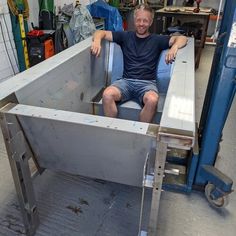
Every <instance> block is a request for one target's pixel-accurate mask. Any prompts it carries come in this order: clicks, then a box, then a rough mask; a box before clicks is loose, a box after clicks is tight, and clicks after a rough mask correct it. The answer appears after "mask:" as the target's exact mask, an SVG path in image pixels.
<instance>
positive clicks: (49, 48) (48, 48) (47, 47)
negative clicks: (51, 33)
mask: <svg viewBox="0 0 236 236" xmlns="http://www.w3.org/2000/svg"><path fill="white" fill-rule="evenodd" d="M44 53H45V59H47V58H49V57H52V56H53V55H54V54H55V53H54V45H53V41H52V39H47V40H46V41H45V42H44Z"/></svg>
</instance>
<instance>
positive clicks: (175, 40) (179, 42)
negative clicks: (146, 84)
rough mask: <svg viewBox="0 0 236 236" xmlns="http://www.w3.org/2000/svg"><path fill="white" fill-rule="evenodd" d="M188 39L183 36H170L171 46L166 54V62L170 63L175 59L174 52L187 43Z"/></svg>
mask: <svg viewBox="0 0 236 236" xmlns="http://www.w3.org/2000/svg"><path fill="white" fill-rule="evenodd" d="M187 41H188V39H187V38H186V37H185V36H182V35H181V36H172V37H171V38H170V42H169V44H170V46H171V48H170V49H169V51H168V52H167V54H166V63H167V64H169V63H172V62H173V61H174V60H175V57H176V54H177V52H178V49H179V48H182V47H184V46H185V45H186V44H187Z"/></svg>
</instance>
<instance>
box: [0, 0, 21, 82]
mask: <svg viewBox="0 0 236 236" xmlns="http://www.w3.org/2000/svg"><path fill="white" fill-rule="evenodd" d="M0 8H1V11H0V24H1V25H0V82H1V81H3V80H5V79H7V78H9V77H11V76H13V75H14V74H15V73H18V68H17V63H18V62H16V60H15V58H17V56H16V48H15V43H14V40H13V34H12V27H11V19H10V14H9V9H8V6H7V0H1V2H0ZM2 13H3V14H4V15H3V14H2ZM7 28H8V32H9V34H8V33H7ZM2 31H3V32H2ZM4 42H5V43H4ZM13 52H14V54H15V57H14V54H13ZM8 55H9V56H8ZM11 65H12V66H11Z"/></svg>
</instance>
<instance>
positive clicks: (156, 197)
mask: <svg viewBox="0 0 236 236" xmlns="http://www.w3.org/2000/svg"><path fill="white" fill-rule="evenodd" d="M90 43H91V39H88V40H85V41H83V42H81V47H79V46H80V45H75V48H76V50H77V49H78V53H77V54H80V55H81V58H84V57H85V59H86V62H87V60H88V61H89V62H91V63H92V62H94V58H91V57H90V54H89V52H90V51H89V48H88V47H89V45H90ZM188 46H190V48H191V49H193V48H192V46H193V40H191V39H189V45H188ZM110 52H112V50H111V51H110ZM186 52H187V54H188V56H187V58H188V62H186V61H185V60H186ZM63 53H64V54H63ZM77 54H76V52H75V49H73V48H70V49H68V50H66V51H65V52H62V54H59V55H56V58H51V59H48V63H46V62H43V65H42V67H41V65H37V66H36V67H35V68H32V72H33V74H34V76H33V77H32V73H30V72H29V71H26V72H24V73H23V74H20V75H18V76H17V77H15V78H13V79H12V81H11V84H10V83H8V82H6V83H5V84H4V86H5V87H6V88H7V89H9V90H8V91H6V92H3V94H0V106H1V107H2V106H4V105H6V104H7V103H8V102H12V101H11V99H7V100H6V99H5V98H6V97H8V98H9V96H12V95H13V94H15V96H13V97H14V100H13V102H16V103H19V104H12V105H11V104H8V105H6V106H5V107H4V108H2V110H1V112H2V113H1V117H2V121H1V125H2V127H3V130H4V138H5V140H6V147H7V149H8V157H9V160H10V162H12V164H11V166H12V173H13V176H14V175H15V177H14V181H15V185H16V189H17V193H18V192H19V194H18V195H19V200H20V205H21V209H22V213H23V218H24V222H25V223H24V224H25V227H26V232H27V234H28V235H33V234H34V232H35V229H36V228H37V226H38V214H37V207H36V202H35V197H34V192H33V188H32V178H31V173H30V169H29V165H28V160H29V158H31V157H35V158H36V159H37V160H39V164H40V166H42V167H44V168H48V169H53V167H55V166H54V165H51V164H50V163H47V162H41V163H40V155H39V153H40V152H38V150H40V148H41V149H42V146H40V148H38V146H37V145H35V142H34V141H33V138H34V135H33V134H32V133H34V134H39V133H40V135H42V133H43V132H41V130H42V129H38V130H37V128H38V127H37V128H36V130H34V129H31V128H32V127H34V128H35V127H36V126H37V125H40V124H41V122H51V124H48V125H51V128H52V129H53V128H54V127H53V126H54V124H53V122H56V123H57V124H58V123H59V127H63V128H65V125H64V124H65V123H66V124H67V125H68V124H71V127H72V129H71V130H73V128H74V127H76V125H78V124H79V125H81V126H79V127H78V126H77V128H80V127H81V128H82V131H81V132H82V133H83V131H84V129H86V127H89V129H90V130H92V129H94V128H101V127H100V126H102V128H104V130H106V131H109V132H111V133H113V134H114V133H116V132H117V134H118V133H119V135H122V137H124V135H127V137H131V138H130V139H129V140H131V139H132V137H133V138H134V140H136V141H135V142H134V144H133V145H134V146H137V150H139V149H138V148H140V147H139V146H140V145H138V144H137V145H135V143H137V140H139V139H138V138H139V137H141V136H142V138H141V139H140V140H141V141H143V140H145V143H144V142H139V143H142V145H144V144H145V147H146V148H145V151H146V150H149V149H153V148H155V150H156V153H155V163H153V164H154V167H153V170H154V173H153V179H152V181H149V186H148V183H147V181H146V182H144V189H145V188H146V187H151V188H153V195H152V203H151V209H152V210H151V213H150V223H149V226H148V234H150V235H151V236H152V235H155V233H156V231H157V221H158V209H159V202H160V195H161V186H162V181H163V176H164V169H165V158H166V153H167V146H170V147H176V146H177V147H178V148H182V149H187V150H190V149H191V148H192V147H193V145H194V137H195V125H194V126H193V125H192V122H193V120H194V119H195V113H194V106H192V105H191V107H190V108H191V109H190V110H189V109H188V110H187V112H185V108H186V106H185V104H182V103H180V105H181V108H180V109H179V110H178V112H179V113H178V112H177V113H176V114H175V115H177V116H176V117H174V119H175V120H177V121H178V123H175V124H176V126H175V128H174V129H173V127H172V126H170V123H169V124H168V123H167V122H165V121H163V122H161V125H160V126H157V125H154V124H147V123H141V122H135V121H125V120H122V119H112V118H107V117H106V118H105V117H99V116H97V117H96V116H94V115H87V114H82V113H77V112H75V110H73V112H67V111H65V110H64V111H62V109H63V108H64V107H63V106H61V104H59V105H58V106H56V107H55V108H56V109H55V108H54V107H53V106H52V104H50V105H51V106H50V108H45V107H44V105H43V104H41V103H39V102H41V101H37V99H38V98H39V95H40V94H39V91H37V89H38V86H37V85H38V84H39V85H40V86H41V87H42V89H43V92H44V95H46V96H45V97H46V98H45V97H44V98H43V99H44V101H47V98H48V97H49V98H48V99H49V101H50V102H51V103H53V102H54V101H53V100H52V98H51V97H50V94H51V93H52V92H53V89H52V90H49V92H48V90H47V88H46V89H45V88H43V86H44V85H45V84H46V82H47V78H46V77H47V76H48V77H49V80H50V83H52V82H55V81H54V74H55V73H56V75H59V74H60V73H64V70H63V68H64V67H65V66H67V67H66V68H68V65H69V64H70V63H74V64H76V63H77V60H78V58H76V56H77ZM63 56H64V57H63ZM88 56H89V59H88ZM103 56H105V63H104V62H103V61H101V58H100V59H99V60H100V61H99V63H100V64H96V65H93V66H95V67H96V68H99V65H102V69H104V71H105V70H106V69H107V68H105V67H106V66H108V63H109V60H108V59H107V57H108V55H103ZM62 59H63V61H61V60H62ZM67 59H68V60H67ZM107 60H108V61H107ZM63 62H65V64H66V65H63ZM45 63H46V64H45ZM74 64H73V65H74ZM87 64H88V63H87ZM87 64H86V63H85V62H84V64H83V68H82V71H83V73H82V78H81V79H83V81H86V82H87V80H86V78H84V77H86V76H89V75H90V74H89V73H87V69H88V68H90V67H88V65H87ZM43 66H46V69H47V70H49V72H48V71H47V72H45V71H44V70H43ZM86 66H87V67H86ZM51 67H52V68H51ZM59 67H63V68H59ZM193 67H194V66H193V52H192V50H188V49H187V48H184V49H182V50H180V51H179V54H178V57H177V58H176V62H175V68H174V71H173V74H174V75H173V78H172V81H171V83H170V87H171V88H172V90H173V91H174V92H175V93H173V92H170V91H169V96H170V97H171V98H173V99H174V98H175V97H173V96H176V97H179V96H180V97H183V96H185V92H186V90H188V89H187V88H188V86H190V87H191V93H190V94H189V93H188V96H189V97H188V98H189V99H190V100H191V104H194V90H193V89H192V88H193V86H194V74H193V73H194V72H193V71H194V69H193ZM50 68H51V69H50ZM64 69H65V68H64ZM91 69H93V71H92V72H91V73H93V74H92V75H91V76H92V79H93V80H95V81H93V82H92V84H91V85H93V83H95V87H94V89H92V91H89V92H88V94H87V95H86V96H85V97H86V99H85V100H83V99H82V97H83V96H82V93H83V92H86V90H83V89H81V88H79V89H81V91H80V93H81V94H80V98H81V101H80V103H79V105H81V106H82V112H84V113H86V111H88V110H90V106H91V105H92V101H89V99H88V98H92V96H90V94H95V95H96V92H99V91H100V89H101V88H102V83H101V81H102V80H103V78H98V77H99V76H98V75H97V74H96V72H95V71H96V70H95V68H94V67H91ZM30 70H31V69H30ZM104 71H103V72H104ZM50 72H51V73H50ZM52 72H53V73H52ZM183 72H184V74H183ZM186 73H189V76H190V79H189V78H187V77H186ZM98 74H99V75H100V73H98ZM103 75H106V76H108V77H109V71H108V72H106V71H105V73H102V76H103ZM73 76H74V74H73ZM178 77H180V78H181V79H182V80H181V83H183V85H184V86H177V89H174V87H175V86H176V85H178V83H177V80H178ZM183 77H184V79H183ZM185 77H186V78H185ZM74 78H76V77H73V79H74ZM97 78H98V79H99V81H96V79H97ZM59 79H60V78H59ZM63 79H64V78H63ZM90 79H91V78H90ZM66 80H67V78H65V79H64V80H61V82H63V83H65V85H66V86H64V87H65V91H66V92H67V93H69V91H70V90H68V89H74V87H73V86H74V85H75V84H74V83H72V84H68V83H67V81H66ZM15 82H16V83H15ZM76 82H77V81H76ZM97 82H99V84H98V86H97V84H96V83H97ZM104 82H106V81H105V80H104ZM12 83H13V84H14V83H15V85H14V86H12ZM63 85H64V84H63ZM80 85H81V84H80ZM59 86H61V85H58V87H57V88H58V89H59V91H60V88H61V87H59ZM96 86H97V87H96ZM25 87H27V88H25ZM62 87H63V86H62ZM64 87H63V88H64ZM82 87H83V86H82ZM34 91H37V93H38V94H36V95H35V94H34ZM24 92H25V93H26V96H24ZM31 94H33V95H32V96H33V97H34V104H32V105H33V106H32V105H31V104H30V105H27V104H29V103H30V102H32V101H31V97H30V95H31ZM60 95H61V94H60ZM69 99H70V98H67V101H66V103H65V104H67V102H70V101H71V100H69ZM61 101H62V100H58V101H57V102H61ZM167 104H168V106H167V107H165V108H164V109H163V114H164V119H166V118H169V119H173V116H172V117H169V114H170V113H169V109H170V108H171V100H170V102H167ZM41 105H42V106H43V107H40V106H41ZM62 105H63V104H62ZM52 108H54V109H52ZM57 109H58V110H57ZM59 109H61V110H59ZM72 113H73V114H72ZM181 113H187V114H188V116H189V117H190V118H191V119H190V120H189V121H188V122H187V123H188V124H190V125H185V124H186V122H182V121H181V116H179V114H181ZM29 121H30V122H29ZM63 122H64V123H63ZM80 122H81V123H80ZM194 123H195V121H194ZM30 125H31V127H30ZM14 127H17V129H16V128H14ZM45 127H49V126H45ZM127 127H129V128H128V129H127ZM39 128H41V127H39ZM135 129H137V130H135ZM45 130H46V132H47V131H48V130H49V129H47V128H46V129H45ZM127 130H128V131H127ZM34 131H36V132H34ZM37 131H38V132H37ZM74 133H76V134H77V135H78V134H79V132H76V131H74ZM95 133H96V132H95ZM51 134H53V133H51ZM91 134H92V133H90V136H89V135H88V137H90V138H91V137H92V136H93V135H91ZM93 134H94V132H93ZM129 135H131V136H129ZM132 135H133V136H132ZM59 136H60V135H59ZM106 136H107V135H106ZM13 137H16V139H15V140H17V141H15V142H13V141H12V140H14V139H13ZM35 137H36V136H35ZM108 137H109V139H110V138H111V136H108ZM40 138H42V136H41V137H40ZM9 140H11V142H12V143H14V145H11V142H9ZM52 140H53V139H52ZM68 140H69V138H68ZM75 140H77V139H75ZM37 141H38V144H40V143H42V142H40V140H37ZM99 141H100V140H99ZM15 143H17V145H18V144H20V145H19V147H21V149H20V150H19V151H17V153H19V155H18V156H19V159H17V160H14V161H12V153H14V152H15V149H16V150H18V149H17V147H15ZM60 143H63V142H60ZM146 144H148V147H147V145H146ZM103 145H105V144H103ZM60 146H62V145H60ZM77 146H78V145H77ZM108 146H109V145H108ZM83 147H84V146H83ZM132 147H133V146H132ZM44 148H45V147H44ZM48 151H49V150H46V151H45V150H44V152H42V153H41V156H44V155H45V156H46V157H47V155H46V153H47V152H48ZM59 152H60V150H59ZM57 154H58V153H57ZM73 154H74V153H72V155H71V156H73ZM97 154H98V153H90V155H91V156H92V155H97ZM82 155H86V154H85V152H83V153H82ZM137 155H139V156H140V154H137ZM137 155H136V154H135V155H133V156H137ZM142 155H143V156H142V159H143V160H144V161H145V155H146V153H142ZM45 159H47V158H45ZM119 159H120V158H119ZM41 161H42V159H41ZM54 161H55V160H54ZM139 161H140V160H139ZM144 161H143V163H142V165H143V164H144ZM42 163H43V165H41V164H42ZM54 163H55V162H54ZM140 163H141V162H140ZM60 164H61V163H60ZM16 165H17V166H18V167H19V168H18V169H17V168H16V167H15V166H16ZM50 165H51V166H50ZM52 166H53V167H52ZM71 166H73V165H71ZM139 167H140V166H139ZM67 168H69V167H68V166H67ZM135 168H136V167H135ZM54 169H55V170H64V171H68V173H74V174H79V173H80V172H79V171H78V169H76V170H74V169H73V170H74V172H73V171H71V169H70V168H69V169H66V166H65V165H63V168H61V169H56V167H55V168H54ZM82 169H85V168H82ZM82 169H80V171H81V170H82ZM21 172H22V173H23V174H21ZM92 172H93V171H92ZM92 172H90V173H92ZM136 172H137V171H136ZM90 173H89V174H88V175H85V176H90V177H98V178H99V177H100V178H101V176H93V175H90ZM109 173H112V172H109ZM83 174H84V172H83V173H82V175H83ZM126 174H127V172H126ZM110 176H111V175H109V174H108V175H107V178H104V179H106V180H112V181H114V182H116V181H115V180H116V179H114V178H113V179H112V178H109V177H110ZM145 177H147V176H145ZM116 178H118V177H117V176H116ZM119 178H120V180H119V181H118V182H119V183H127V179H128V180H129V181H130V182H129V183H128V184H129V185H134V186H140V187H141V186H142V174H140V176H138V178H136V176H135V178H133V179H134V180H135V181H134V182H132V181H131V179H130V178H127V176H126V175H125V176H121V175H120V176H119ZM140 180H141V181H140ZM122 181H123V182H122ZM21 183H22V185H21ZM27 189H28V190H27Z"/></svg>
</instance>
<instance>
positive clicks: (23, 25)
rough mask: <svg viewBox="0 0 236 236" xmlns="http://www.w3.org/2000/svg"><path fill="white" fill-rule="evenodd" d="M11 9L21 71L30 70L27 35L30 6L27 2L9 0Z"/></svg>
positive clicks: (23, 0)
mask: <svg viewBox="0 0 236 236" xmlns="http://www.w3.org/2000/svg"><path fill="white" fill-rule="evenodd" d="M7 4H8V7H9V9H10V15H11V22H12V31H13V35H14V40H15V44H16V49H17V55H18V61H19V67H20V71H24V70H25V69H28V68H29V59H28V50H27V43H26V33H27V32H28V25H27V19H28V18H29V4H28V1H27V0H7Z"/></svg>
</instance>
